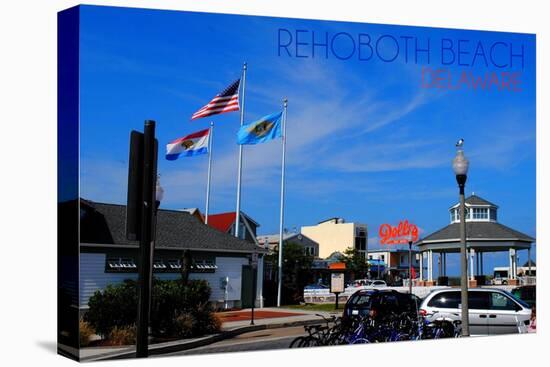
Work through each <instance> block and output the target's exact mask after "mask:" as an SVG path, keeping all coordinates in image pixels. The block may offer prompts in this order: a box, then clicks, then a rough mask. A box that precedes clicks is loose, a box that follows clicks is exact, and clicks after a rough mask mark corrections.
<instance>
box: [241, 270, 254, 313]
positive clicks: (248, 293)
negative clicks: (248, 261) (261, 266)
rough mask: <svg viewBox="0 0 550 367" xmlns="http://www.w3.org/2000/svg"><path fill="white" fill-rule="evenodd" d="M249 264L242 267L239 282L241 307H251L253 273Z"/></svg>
mask: <svg viewBox="0 0 550 367" xmlns="http://www.w3.org/2000/svg"><path fill="white" fill-rule="evenodd" d="M253 274H254V273H253V270H252V267H251V266H250V265H243V267H242V282H241V308H251V307H252V300H253V289H252V288H253V286H254V281H253V280H254V279H253V277H254V275H253Z"/></svg>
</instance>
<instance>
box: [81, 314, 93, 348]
mask: <svg viewBox="0 0 550 367" xmlns="http://www.w3.org/2000/svg"><path fill="white" fill-rule="evenodd" d="M78 330H79V334H80V346H81V347H86V346H87V345H88V344H90V337H91V336H92V335H94V334H95V330H94V329H93V328H92V326H91V325H90V324H89V323H87V322H86V321H84V320H82V319H80V321H79V323H78Z"/></svg>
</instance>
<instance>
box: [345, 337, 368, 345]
mask: <svg viewBox="0 0 550 367" xmlns="http://www.w3.org/2000/svg"><path fill="white" fill-rule="evenodd" d="M368 343H370V341H369V340H368V339H367V338H357V339H355V340H353V341H352V342H351V343H350V344H368Z"/></svg>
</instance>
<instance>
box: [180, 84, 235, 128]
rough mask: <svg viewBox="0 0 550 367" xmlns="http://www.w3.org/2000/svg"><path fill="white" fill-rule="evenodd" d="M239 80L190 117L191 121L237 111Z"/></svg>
mask: <svg viewBox="0 0 550 367" xmlns="http://www.w3.org/2000/svg"><path fill="white" fill-rule="evenodd" d="M240 82H241V80H240V79H237V80H236V81H234V82H233V83H232V84H231V85H230V86H229V87H227V88H225V89H224V90H223V91H222V92H221V93H219V94H217V95H216V97H214V98H213V99H212V100H211V101H210V102H208V104H206V105H205V106H203V107H202V108H201V109H200V110H198V111H197V112H195V113H194V114H193V116H191V120H195V119H200V118H202V117H207V116H212V115H217V114H220V113H225V112H232V111H238V110H239V84H240Z"/></svg>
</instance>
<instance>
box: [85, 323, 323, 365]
mask: <svg viewBox="0 0 550 367" xmlns="http://www.w3.org/2000/svg"><path fill="white" fill-rule="evenodd" d="M319 323H320V321H319V320H318V319H315V320H302V321H289V322H283V323H278V324H264V325H250V326H243V327H239V328H236V329H232V330H227V331H223V332H221V333H220V334H215V335H211V336H207V337H204V338H201V339H198V340H193V341H190V342H181V343H174V344H171V345H160V344H157V345H151V346H149V355H150V356H154V355H162V354H167V353H175V352H181V351H184V350H189V349H194V348H198V347H204V346H206V345H210V344H213V343H217V342H219V341H222V340H225V339H230V338H234V337H235V336H237V335H240V334H244V333H249V332H252V331H259V330H267V329H279V328H286V327H295V326H305V325H314V324H319ZM321 323H322V320H321ZM135 356H136V352H135V351H132V352H117V353H104V354H100V355H97V356H91V357H88V358H81V359H80V361H81V362H91V361H106V360H116V359H126V358H135Z"/></svg>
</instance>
